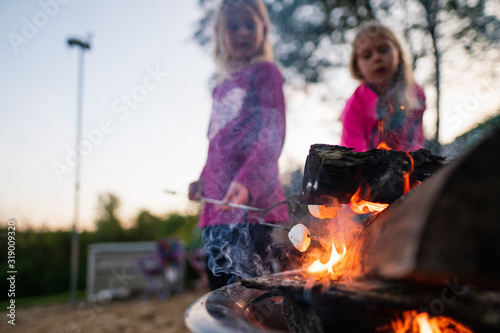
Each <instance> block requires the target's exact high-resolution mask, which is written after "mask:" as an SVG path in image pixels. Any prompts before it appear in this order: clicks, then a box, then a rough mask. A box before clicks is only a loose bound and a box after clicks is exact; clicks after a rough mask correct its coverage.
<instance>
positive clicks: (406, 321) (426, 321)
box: [391, 310, 473, 333]
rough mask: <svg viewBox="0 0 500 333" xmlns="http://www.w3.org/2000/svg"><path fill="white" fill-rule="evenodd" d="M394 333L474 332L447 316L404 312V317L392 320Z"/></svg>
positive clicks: (413, 311) (414, 311)
mask: <svg viewBox="0 0 500 333" xmlns="http://www.w3.org/2000/svg"><path fill="white" fill-rule="evenodd" d="M391 329H392V330H393V332H394V333H448V332H454V333H473V332H472V331H471V330H470V329H468V328H467V327H465V326H464V325H462V324H461V323H459V322H457V321H455V320H453V319H451V318H449V317H445V316H439V317H433V318H429V314H428V313H427V312H422V313H418V312H417V311H416V310H412V311H405V312H403V319H396V320H393V321H392V322H391Z"/></svg>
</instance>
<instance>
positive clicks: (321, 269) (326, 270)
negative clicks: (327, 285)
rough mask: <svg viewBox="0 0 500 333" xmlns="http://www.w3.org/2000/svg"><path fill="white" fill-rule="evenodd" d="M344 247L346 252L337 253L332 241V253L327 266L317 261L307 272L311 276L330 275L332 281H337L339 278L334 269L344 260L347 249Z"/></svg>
mask: <svg viewBox="0 0 500 333" xmlns="http://www.w3.org/2000/svg"><path fill="white" fill-rule="evenodd" d="M343 247H344V252H343V253H342V254H340V253H338V252H337V249H336V248H335V244H334V243H333V239H332V253H331V255H330V259H329V260H328V262H327V263H326V264H322V263H321V261H319V259H318V260H316V261H315V262H313V263H312V264H311V266H309V267H308V268H307V272H308V273H311V274H321V275H323V276H326V275H329V276H330V278H331V279H335V278H336V277H337V276H336V274H335V271H334V269H333V267H334V266H335V265H337V264H339V263H340V261H341V260H342V258H344V256H345V253H346V247H345V245H343Z"/></svg>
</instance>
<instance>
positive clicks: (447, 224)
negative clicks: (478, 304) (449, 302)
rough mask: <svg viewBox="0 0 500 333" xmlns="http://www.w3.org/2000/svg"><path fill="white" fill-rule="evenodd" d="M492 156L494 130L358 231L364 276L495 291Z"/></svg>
mask: <svg viewBox="0 0 500 333" xmlns="http://www.w3.org/2000/svg"><path fill="white" fill-rule="evenodd" d="M498 156H500V130H499V131H496V132H495V133H494V134H493V135H492V136H490V137H489V138H488V139H486V140H485V141H483V142H482V143H481V144H480V145H478V146H477V147H476V148H475V149H473V150H471V151H470V152H469V153H468V154H466V155H464V156H462V157H461V158H460V159H458V160H456V161H453V162H451V163H449V164H448V165H446V166H445V167H443V168H442V169H441V170H440V171H439V172H437V173H436V175H435V176H433V177H432V178H430V179H428V180H427V181H425V182H424V183H423V184H422V185H420V186H418V187H417V188H415V189H414V190H412V191H410V192H409V193H407V194H406V195H404V196H403V197H402V198H401V199H400V200H398V201H396V202H395V203H393V204H392V205H390V206H389V207H388V208H387V209H386V210H384V211H383V212H382V213H380V214H379V216H377V218H376V219H374V220H373V222H372V223H371V224H369V225H368V226H367V227H365V229H364V233H363V240H364V250H363V252H364V253H363V254H362V255H363V258H364V266H365V269H366V271H367V273H370V274H374V275H377V276H379V277H383V278H387V279H400V280H403V279H404V280H411V281H415V282H418V283H424V284H442V283H443V281H445V280H446V281H455V280H458V283H459V284H460V285H463V284H467V285H477V286H481V287H495V288H499V287H500V265H498V260H499V258H500V245H499V244H500V243H499V241H498V240H499V239H500V205H499V204H498V199H499V198H500V186H499V185H500V158H499V157H498ZM451 283H452V282H451ZM499 325H500V319H499Z"/></svg>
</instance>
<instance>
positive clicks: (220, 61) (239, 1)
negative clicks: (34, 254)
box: [214, 0, 273, 77]
mask: <svg viewBox="0 0 500 333" xmlns="http://www.w3.org/2000/svg"><path fill="white" fill-rule="evenodd" d="M240 7H244V8H245V9H247V10H249V11H250V12H251V13H252V14H253V15H255V16H256V17H257V18H258V19H260V20H261V22H262V24H263V25H264V41H263V42H262V48H261V49H260V51H259V52H257V54H255V55H254V56H253V57H252V59H250V62H249V63H250V64H252V63H258V62H261V61H266V60H267V61H272V60H273V51H272V47H271V43H270V42H269V40H268V38H267V37H268V35H269V29H270V21H269V15H268V13H267V9H266V6H265V5H264V3H263V2H262V1H261V0H222V3H221V5H220V7H219V11H218V12H217V14H216V17H215V25H214V39H215V49H214V60H215V64H216V66H217V72H218V75H219V76H222V77H223V76H227V75H228V74H229V73H231V72H233V71H234V70H236V69H239V68H235V65H234V63H233V62H232V59H231V58H230V56H231V55H230V53H229V50H228V47H227V45H226V42H225V36H226V34H227V29H228V27H227V17H228V15H230V14H231V12H232V11H234V10H238V9H239V8H240Z"/></svg>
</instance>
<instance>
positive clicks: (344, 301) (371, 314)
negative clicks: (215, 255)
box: [185, 271, 500, 333]
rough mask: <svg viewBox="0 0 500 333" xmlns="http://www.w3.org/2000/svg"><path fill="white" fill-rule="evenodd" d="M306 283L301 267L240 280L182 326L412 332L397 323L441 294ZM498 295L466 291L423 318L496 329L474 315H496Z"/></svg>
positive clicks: (210, 297) (455, 328)
mask: <svg viewBox="0 0 500 333" xmlns="http://www.w3.org/2000/svg"><path fill="white" fill-rule="evenodd" d="M307 284H308V281H307V280H306V279H304V278H303V276H302V273H301V272H300V271H294V272H286V273H278V274H274V275H272V276H269V277H262V278H257V279H249V280H243V281H242V282H239V283H235V284H232V285H229V286H226V287H223V288H221V289H218V290H215V291H213V292H211V293H209V294H207V295H205V296H203V297H202V298H200V299H198V301H197V302H195V303H194V304H193V305H191V307H190V308H189V309H188V311H187V312H186V318H185V319H186V325H187V326H188V327H189V329H190V330H192V331H193V332H252V333H257V332H276V333H278V332H315V333H317V332H340V333H343V332H346V333H347V332H348V333H353V332H363V333H364V332H366V333H368V332H387V333H389V332H414V331H411V330H397V327H404V325H411V324H410V323H411V319H415V317H417V315H418V313H419V312H421V311H423V307H422V306H419V304H426V305H429V304H431V305H432V304H433V302H435V301H436V300H438V299H441V298H442V296H441V295H442V294H443V289H438V288H434V289H432V288H427V287H426V288H422V287H416V286H414V285H406V284H401V283H391V282H381V281H380V280H377V281H370V280H365V281H358V282H357V283H355V284H353V285H352V286H349V287H347V286H345V285H336V284H332V285H330V287H329V288H328V289H327V290H324V288H323V287H322V285H321V284H316V285H314V286H312V287H310V288H309V289H307V288H308V287H306V286H307ZM498 296H499V294H496V295H495V296H493V295H492V294H490V293H488V292H483V293H478V292H468V293H466V294H464V295H461V296H460V297H457V298H456V301H455V302H453V303H450V304H449V306H447V307H446V310H445V311H444V312H443V313H442V314H440V315H439V316H435V317H434V316H433V315H432V314H431V317H434V318H433V319H427V321H428V322H432V321H433V320H434V321H436V322H437V324H436V325H441V327H442V328H443V330H442V332H462V333H463V332H498V331H499V330H500V327H495V326H489V325H488V324H487V323H484V322H483V323H479V322H477V321H475V320H474V319H472V317H475V316H477V315H478V314H479V313H480V312H482V313H483V314H485V313H487V312H489V313H490V315H492V314H493V313H495V315H498V314H499V310H500V302H499V298H498ZM464 311H465V312H467V314H468V315H465V316H464ZM409 317H413V318H409ZM458 317H460V318H461V322H459V321H458V320H457V319H454V318H458ZM464 319H465V320H464ZM476 319H477V318H476ZM405 320H406V324H405ZM398 325H399V326H398ZM429 325H431V324H429ZM466 325H467V326H466ZM416 332H418V331H416ZM422 332H426V331H422ZM428 332H435V331H428Z"/></svg>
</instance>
